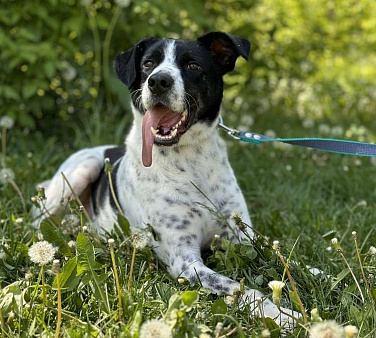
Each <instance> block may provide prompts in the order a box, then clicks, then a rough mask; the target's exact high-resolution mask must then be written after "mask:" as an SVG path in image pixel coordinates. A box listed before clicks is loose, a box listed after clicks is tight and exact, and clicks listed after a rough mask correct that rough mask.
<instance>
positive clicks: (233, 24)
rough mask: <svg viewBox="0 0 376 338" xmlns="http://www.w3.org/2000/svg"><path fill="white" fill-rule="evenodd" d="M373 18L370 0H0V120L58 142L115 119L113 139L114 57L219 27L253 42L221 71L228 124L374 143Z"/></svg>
mask: <svg viewBox="0 0 376 338" xmlns="http://www.w3.org/2000/svg"><path fill="white" fill-rule="evenodd" d="M4 4H5V5H4ZM375 17H376V2H375V1H374V0H362V1H353V0H315V1H310V0H283V1H282V0H220V1H218V0H215V1H213V0H211V1H201V0H191V1H181V2H180V1H175V0H170V1H165V0H153V1H142V0H116V1H107V0H43V1H40V0H39V1H38V0H35V1H20V0H7V1H6V2H5V3H4V2H3V4H2V6H1V8H0V102H1V104H0V117H1V116H3V115H10V116H11V117H13V118H14V119H15V121H16V124H17V125H18V126H19V127H21V129H23V130H26V132H31V133H32V132H36V131H37V130H38V131H42V132H43V133H44V134H45V135H49V134H56V135H58V134H59V133H60V131H61V130H63V134H62V135H60V136H61V137H64V135H66V136H68V138H69V137H72V134H70V133H69V130H73V131H74V130H76V129H77V128H78V129H80V128H83V127H84V128H85V126H86V127H87V126H88V125H90V124H91V125H93V123H96V128H98V133H101V130H102V128H104V126H105V125H110V124H113V123H114V121H117V122H116V124H117V125H119V124H120V125H122V126H123V127H124V128H122V132H119V137H120V136H121V137H123V136H124V134H123V131H124V129H126V125H127V124H128V122H129V121H130V113H129V112H130V109H129V94H128V92H127V89H126V88H125V87H124V86H123V85H122V84H121V82H120V81H118V80H117V78H116V77H115V75H114V72H113V70H112V59H113V57H114V56H115V55H116V54H117V53H119V52H121V51H123V50H125V49H127V48H129V47H130V46H132V45H133V44H134V43H136V42H137V41H138V40H139V39H141V38H142V37H144V36H157V37H169V38H184V39H195V38H196V37H197V36H199V35H200V34H202V33H204V32H207V31H210V30H223V31H227V32H230V33H232V34H235V35H239V36H242V37H246V38H248V39H249V40H250V41H251V42H252V50H251V56H250V61H249V63H247V62H245V61H243V60H241V61H238V65H237V68H236V70H235V71H234V72H233V73H231V74H229V75H227V76H226V79H225V81H226V92H225V100H224V105H223V109H224V117H225V120H226V121H227V122H228V123H229V124H231V125H232V126H234V127H237V126H238V127H239V126H240V127H241V128H246V129H250V128H251V129H253V130H254V131H255V132H265V130H267V129H274V130H276V131H277V134H278V136H280V137H284V136H286V137H287V136H292V135H291V133H295V134H294V135H295V136H305V135H307V136H308V135H311V136H313V135H317V136H319V135H321V136H329V135H332V136H336V137H340V136H342V137H349V138H354V139H359V140H369V141H374V140H375V136H376V133H375V130H376V129H375V127H376V122H375V111H376V83H375V79H376V20H375ZM230 112H231V114H230ZM119 121H123V122H124V121H125V122H124V123H123V124H121V122H119ZM63 123H64V128H63V129H62V128H61V125H62V124H63ZM98 123H99V125H98ZM252 125H253V126H252ZM293 126H298V127H299V128H300V129H301V128H302V127H304V128H306V129H307V130H302V131H299V129H297V128H293ZM294 129H295V131H294ZM269 131H270V130H269ZM110 136H112V137H113V136H114V135H110ZM89 141H90V140H89Z"/></svg>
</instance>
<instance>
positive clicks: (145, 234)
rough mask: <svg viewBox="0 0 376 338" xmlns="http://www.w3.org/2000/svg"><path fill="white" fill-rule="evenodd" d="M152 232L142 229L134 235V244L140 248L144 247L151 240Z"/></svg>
mask: <svg viewBox="0 0 376 338" xmlns="http://www.w3.org/2000/svg"><path fill="white" fill-rule="evenodd" d="M150 237H151V234H150V232H149V231H142V232H138V233H135V234H133V235H132V244H133V245H134V246H135V247H136V249H138V250H142V249H144V248H145V247H146V246H147V245H148V244H149V241H150V239H151V238H150Z"/></svg>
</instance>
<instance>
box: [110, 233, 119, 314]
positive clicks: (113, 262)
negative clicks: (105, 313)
mask: <svg viewBox="0 0 376 338" xmlns="http://www.w3.org/2000/svg"><path fill="white" fill-rule="evenodd" d="M108 244H109V246H110V253H111V261H112V268H113V270H114V277H115V283H116V289H117V293H118V314H119V320H121V319H122V318H123V305H122V302H121V296H122V292H121V288H120V283H119V275H118V272H117V268H116V260H115V253H114V245H113V240H112V241H110V240H108Z"/></svg>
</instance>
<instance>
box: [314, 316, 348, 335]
mask: <svg viewBox="0 0 376 338" xmlns="http://www.w3.org/2000/svg"><path fill="white" fill-rule="evenodd" d="M343 334H344V330H343V327H342V326H340V325H338V324H337V323H336V322H335V321H334V320H326V321H323V322H320V323H316V324H313V325H312V327H311V328H310V329H309V337H310V338H343Z"/></svg>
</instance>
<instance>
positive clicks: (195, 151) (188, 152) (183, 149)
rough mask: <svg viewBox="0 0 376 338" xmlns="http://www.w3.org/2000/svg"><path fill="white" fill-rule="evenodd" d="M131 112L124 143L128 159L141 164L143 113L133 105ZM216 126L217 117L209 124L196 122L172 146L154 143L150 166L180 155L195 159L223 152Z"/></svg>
mask: <svg viewBox="0 0 376 338" xmlns="http://www.w3.org/2000/svg"><path fill="white" fill-rule="evenodd" d="M132 112H133V115H134V120H133V125H132V128H131V131H130V132H129V134H128V136H127V138H126V141H125V144H126V149H127V153H128V154H129V157H130V159H131V160H132V161H134V162H135V163H140V164H141V158H142V156H141V152H142V118H143V115H142V114H140V112H139V111H138V110H137V109H136V108H134V107H132ZM217 126H218V118H217V119H216V120H214V121H213V122H212V123H210V124H208V123H206V122H197V123H195V124H194V125H192V126H191V127H190V128H189V130H188V131H187V132H186V133H185V134H184V135H182V136H181V139H180V140H179V143H178V144H176V145H174V146H172V147H161V146H157V145H154V146H153V165H152V167H154V168H157V167H160V166H166V165H168V164H169V163H172V162H174V161H176V158H177V157H181V156H182V155H184V158H185V159H187V160H190V159H192V160H193V159H195V160H197V159H198V158H199V157H205V156H206V157H207V156H208V153H211V156H212V155H213V152H214V153H216V152H217V151H221V153H222V154H223V148H224V147H225V144H224V141H223V140H222V139H221V138H220V137H219V135H218V131H217ZM220 149H221V150H220ZM141 165H142V164H141Z"/></svg>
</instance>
